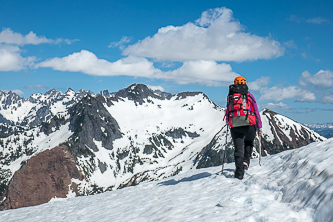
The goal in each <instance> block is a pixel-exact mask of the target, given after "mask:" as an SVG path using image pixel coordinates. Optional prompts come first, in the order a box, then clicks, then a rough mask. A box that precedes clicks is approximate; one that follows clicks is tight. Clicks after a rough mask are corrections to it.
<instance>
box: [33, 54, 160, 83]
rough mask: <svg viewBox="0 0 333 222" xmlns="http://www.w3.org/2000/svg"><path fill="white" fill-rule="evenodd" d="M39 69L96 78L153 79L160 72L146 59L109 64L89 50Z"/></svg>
mask: <svg viewBox="0 0 333 222" xmlns="http://www.w3.org/2000/svg"><path fill="white" fill-rule="evenodd" d="M39 67H49V68H53V69H54V70H59V71H70V72H83V73H86V74H89V75H96V76H117V75H126V76H137V77H151V76H153V75H154V74H156V73H157V72H158V71H159V70H158V69H156V68H155V67H154V66H153V63H152V62H150V61H148V60H147V59H145V58H139V57H127V58H123V59H120V60H117V61H116V62H109V61H107V60H104V59H99V58H97V56H96V55H95V54H94V53H92V52H89V51H87V50H81V51H80V52H76V53H73V54H70V55H68V56H66V57H63V58H52V59H48V60H46V61H44V62H41V63H39V64H37V65H36V68H39Z"/></svg>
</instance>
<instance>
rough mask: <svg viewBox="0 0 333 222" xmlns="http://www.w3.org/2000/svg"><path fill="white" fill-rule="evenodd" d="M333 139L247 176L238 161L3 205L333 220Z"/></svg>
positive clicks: (90, 215) (22, 213)
mask: <svg viewBox="0 0 333 222" xmlns="http://www.w3.org/2000/svg"><path fill="white" fill-rule="evenodd" d="M332 147H333V139H329V140H326V141H324V142H317V143H312V144H310V145H308V146H305V147H302V148H300V149H299V150H289V151H284V152H281V153H279V154H277V155H271V156H267V157H264V158H263V159H262V165H261V166H259V164H258V161H257V159H255V160H253V161H252V164H251V167H250V168H249V170H248V171H246V172H245V177H244V179H243V180H242V181H240V180H238V179H234V178H233V177H232V176H233V170H234V165H233V164H232V163H230V164H227V165H226V166H225V168H224V173H223V175H222V174H221V167H220V166H218V167H210V168H203V169H192V170H190V171H188V172H185V173H182V174H178V175H176V176H173V177H170V178H166V179H162V180H160V181H153V182H145V183H141V184H139V185H138V186H135V187H127V188H124V189H120V190H115V191H112V192H105V193H102V194H98V195H90V196H86V197H76V198H67V199H65V198H53V199H52V200H51V201H50V202H49V203H46V204H43V205H39V206H34V207H24V208H20V209H13V210H5V211H0V218H1V219H2V220H3V221H6V222H16V221H22V222H29V221H33V222H34V221H42V222H44V221H45V222H46V221H47V222H52V221H71V222H75V221H80V222H83V221H115V222H120V221H174V222H178V221H179V222H183V221H192V222H193V221H194V222H196V221H198V222H199V221H200V222H201V221H270V222H271V221H286V222H289V221H290V222H291V221H293V222H310V221H325V222H326V221H333V211H332V207H333V198H332V195H333V193H332V187H333V168H332V162H333V149H332Z"/></svg>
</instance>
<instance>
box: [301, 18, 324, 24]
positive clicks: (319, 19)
mask: <svg viewBox="0 0 333 222" xmlns="http://www.w3.org/2000/svg"><path fill="white" fill-rule="evenodd" d="M306 22H307V23H313V24H322V23H329V20H327V19H325V18H322V17H316V18H311V19H307V20H306Z"/></svg>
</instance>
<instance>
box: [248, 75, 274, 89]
mask: <svg viewBox="0 0 333 222" xmlns="http://www.w3.org/2000/svg"><path fill="white" fill-rule="evenodd" d="M269 81H270V77H267V76H262V77H260V78H259V79H256V80H255V81H253V82H249V83H248V84H247V85H248V86H249V89H251V90H260V89H262V88H263V87H265V86H267V85H268V83H269Z"/></svg>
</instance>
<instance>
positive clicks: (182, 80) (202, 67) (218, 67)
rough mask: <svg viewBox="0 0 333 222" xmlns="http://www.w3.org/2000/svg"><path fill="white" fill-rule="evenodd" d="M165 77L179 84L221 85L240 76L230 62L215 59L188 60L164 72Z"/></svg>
mask: <svg viewBox="0 0 333 222" xmlns="http://www.w3.org/2000/svg"><path fill="white" fill-rule="evenodd" d="M162 75H163V76H161V78H163V79H173V80H174V81H176V82H177V83H179V84H190V83H196V84H203V85H208V86H221V85H225V84H229V83H230V82H233V80H234V78H235V77H236V76H238V74H237V73H235V72H232V68H231V66H230V65H229V64H225V63H222V64H218V63H216V62H215V61H205V60H199V61H187V62H184V63H183V65H182V66H181V67H180V68H178V69H176V70H172V71H167V72H163V73H162Z"/></svg>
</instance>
